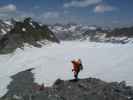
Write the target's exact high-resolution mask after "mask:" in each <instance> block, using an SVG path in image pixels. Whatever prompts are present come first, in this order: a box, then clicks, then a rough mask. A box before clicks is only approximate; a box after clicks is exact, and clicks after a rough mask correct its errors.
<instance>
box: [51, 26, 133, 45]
mask: <svg viewBox="0 0 133 100" xmlns="http://www.w3.org/2000/svg"><path fill="white" fill-rule="evenodd" d="M50 29H51V30H52V31H53V32H54V33H55V34H56V36H57V37H58V38H59V39H61V40H77V39H78V40H89V41H93V42H106V43H107V42H110V43H121V44H125V43H133V27H127V28H126V27H123V28H115V29H110V28H108V27H107V28H102V27H98V26H89V25H77V24H66V25H62V24H55V25H52V26H50Z"/></svg>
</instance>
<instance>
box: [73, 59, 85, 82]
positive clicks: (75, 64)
mask: <svg viewBox="0 0 133 100" xmlns="http://www.w3.org/2000/svg"><path fill="white" fill-rule="evenodd" d="M71 62H72V64H73V69H72V72H74V77H75V79H76V80H77V79H78V74H79V72H80V71H81V70H83V66H82V62H81V60H80V59H78V60H77V61H76V60H72V61H71Z"/></svg>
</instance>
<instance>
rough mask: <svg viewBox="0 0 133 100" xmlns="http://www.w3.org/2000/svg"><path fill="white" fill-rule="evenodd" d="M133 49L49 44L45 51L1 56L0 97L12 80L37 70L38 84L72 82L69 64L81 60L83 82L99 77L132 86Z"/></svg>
mask: <svg viewBox="0 0 133 100" xmlns="http://www.w3.org/2000/svg"><path fill="white" fill-rule="evenodd" d="M132 51H133V46H132V45H131V44H125V45H121V44H109V43H106V44H104V43H93V42H86V41H82V42H79V41H73V42H62V43H61V44H49V45H47V46H43V47H42V48H35V47H25V49H24V51H23V50H21V49H17V50H16V52H14V53H13V54H8V55H0V96H2V95H3V94H4V93H6V91H7V90H6V86H7V85H8V84H9V82H10V81H11V79H10V78H9V76H11V75H14V74H16V73H17V72H20V71H23V70H25V69H28V68H32V67H34V68H36V69H35V70H34V71H33V73H35V81H36V82H38V83H40V84H41V83H45V85H52V83H53V82H54V81H55V80H56V79H57V78H61V79H71V78H73V73H72V72H71V66H72V65H71V63H70V61H71V60H73V59H75V58H81V59H82V62H83V64H84V70H83V71H82V72H81V73H80V75H79V77H80V78H85V77H97V78H101V79H103V80H106V81H123V80H125V81H127V82H128V84H130V85H133V78H132V76H133V67H132V66H133V63H132V59H133V53H132Z"/></svg>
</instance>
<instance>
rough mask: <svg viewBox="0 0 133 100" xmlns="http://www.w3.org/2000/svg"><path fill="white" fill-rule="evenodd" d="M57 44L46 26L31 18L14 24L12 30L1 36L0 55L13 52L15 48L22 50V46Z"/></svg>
mask: <svg viewBox="0 0 133 100" xmlns="http://www.w3.org/2000/svg"><path fill="white" fill-rule="evenodd" d="M46 40H47V41H52V42H57V43H59V40H58V39H57V38H56V36H55V35H54V33H53V32H52V31H51V30H49V28H48V27H47V26H46V25H40V24H38V23H37V22H35V21H32V19H31V18H26V19H24V21H16V22H14V25H13V28H12V29H11V30H10V31H9V32H7V33H6V34H5V35H2V37H1V39H0V53H9V52H13V51H14V50H15V49H16V48H23V46H24V44H25V43H27V44H30V45H33V46H36V47H41V43H44V44H45V42H41V41H46ZM40 42H41V43H40Z"/></svg>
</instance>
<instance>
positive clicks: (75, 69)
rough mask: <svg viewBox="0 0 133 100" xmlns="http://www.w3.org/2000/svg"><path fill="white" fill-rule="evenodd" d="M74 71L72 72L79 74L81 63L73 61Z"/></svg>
mask: <svg viewBox="0 0 133 100" xmlns="http://www.w3.org/2000/svg"><path fill="white" fill-rule="evenodd" d="M72 64H73V69H72V71H75V72H78V71H79V70H80V64H81V62H80V61H72Z"/></svg>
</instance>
